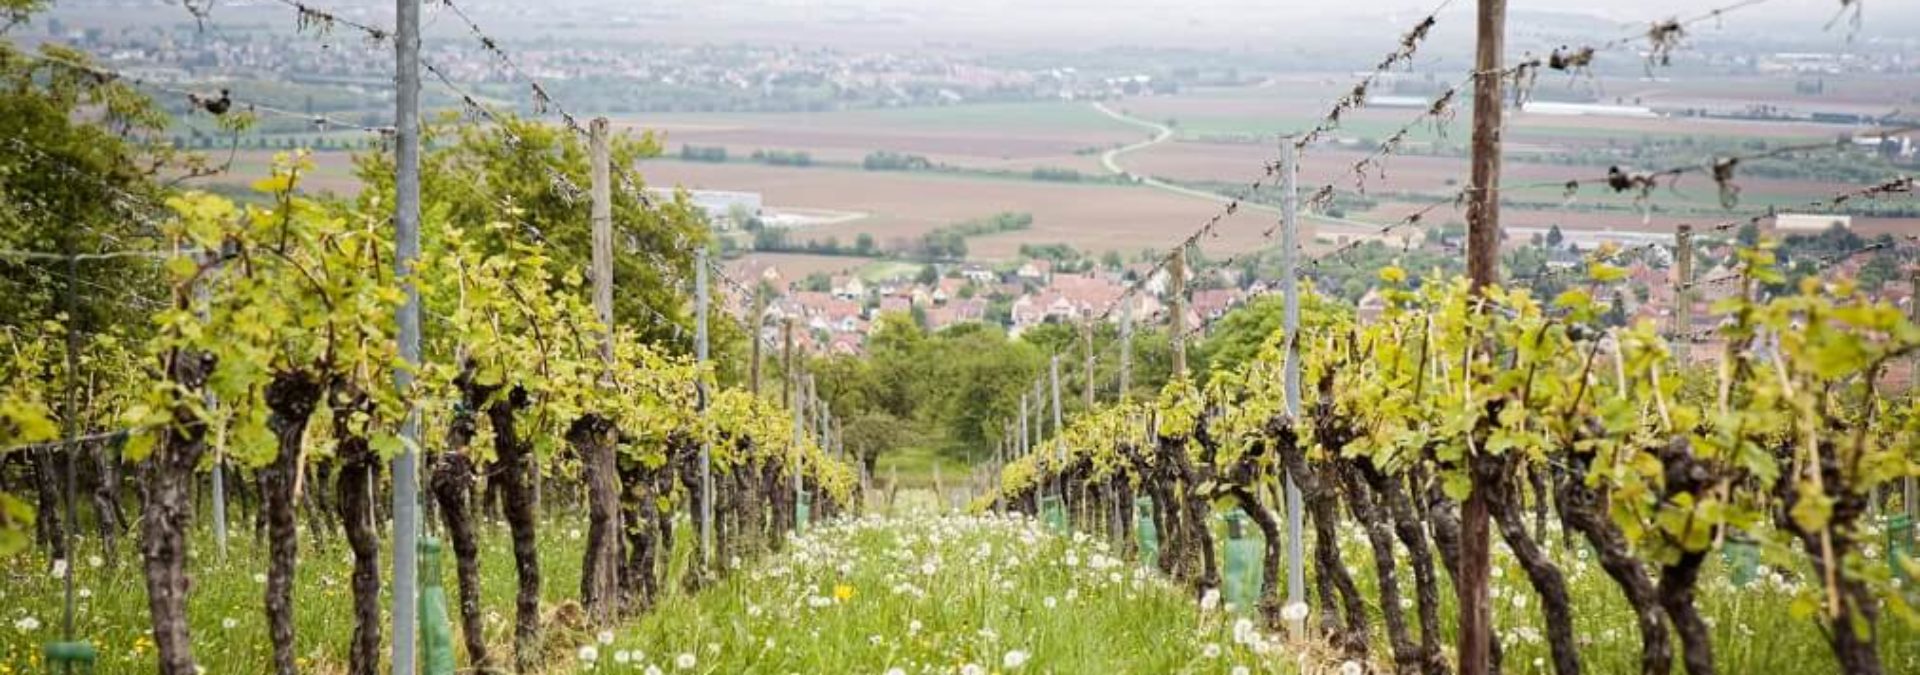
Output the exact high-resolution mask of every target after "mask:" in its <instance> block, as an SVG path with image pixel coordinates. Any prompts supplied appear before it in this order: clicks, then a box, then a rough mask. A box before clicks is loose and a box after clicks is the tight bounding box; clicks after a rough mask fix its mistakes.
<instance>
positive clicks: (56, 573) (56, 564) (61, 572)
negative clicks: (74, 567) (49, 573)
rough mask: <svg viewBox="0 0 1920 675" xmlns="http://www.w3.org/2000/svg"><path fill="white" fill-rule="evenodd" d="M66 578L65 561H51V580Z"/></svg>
mask: <svg viewBox="0 0 1920 675" xmlns="http://www.w3.org/2000/svg"><path fill="white" fill-rule="evenodd" d="M66 576H67V559H66V558H60V559H58V560H55V561H53V578H55V579H61V578H65V577H66Z"/></svg>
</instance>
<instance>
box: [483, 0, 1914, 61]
mask: <svg viewBox="0 0 1920 675" xmlns="http://www.w3.org/2000/svg"><path fill="white" fill-rule="evenodd" d="M492 1H494V2H497V3H511V2H512V1H513V0H492ZM1440 1H1441V0H705V1H704V2H699V3H697V4H689V5H672V4H669V5H658V4H631V3H628V2H626V1H625V0H545V3H551V4H545V3H543V7H573V8H579V7H582V6H583V4H584V5H590V6H594V7H596V8H600V7H604V8H607V9H608V10H610V11H615V12H634V13H640V14H643V15H645V14H651V15H654V16H656V17H659V18H663V19H668V18H671V19H678V20H682V21H687V22H689V24H690V25H695V26H709V25H710V26H711V30H696V31H693V32H692V33H691V34H689V33H687V32H684V31H674V32H673V33H674V34H673V35H672V36H671V37H668V38H666V39H671V40H676V41H687V40H697V39H700V38H701V37H702V34H703V33H704V34H705V35H706V36H707V37H718V38H720V39H722V40H724V39H728V38H733V37H736V36H738V35H748V36H780V37H783V38H785V39H788V40H793V41H797V42H803V43H827V44H831V43H833V42H834V41H835V40H837V39H846V40H848V41H850V42H870V41H874V40H880V41H899V42H909V41H921V42H929V41H955V42H963V43H966V44H969V45H972V46H976V47H989V48H990V47H995V46H1002V47H1032V46H1048V47H1055V48H1062V49H1074V48H1076V47H1077V48H1088V47H1105V46H1114V45H1144V46H1192V47H1215V48H1229V49H1253V48H1258V47H1262V46H1264V47H1267V48H1271V47H1273V46H1275V45H1282V44H1286V43H1297V44H1299V45H1302V46H1306V47H1309V48H1310V47H1311V46H1313V45H1316V44H1332V45H1347V44H1349V43H1351V42H1353V41H1355V40H1356V39H1362V38H1374V42H1375V43H1377V42H1378V40H1377V38H1379V37H1380V36H1381V35H1382V34H1383V33H1391V34H1397V33H1399V32H1400V31H1403V30H1405V29H1406V27H1407V26H1409V25H1411V24H1412V23H1413V22H1414V21H1415V20H1417V18H1418V17H1420V16H1423V15H1424V14H1425V13H1427V12H1429V11H1431V10H1432V9H1433V8H1434V7H1435V6H1437V5H1438V4H1439V2H1440ZM1736 2H1737V0H1511V2H1510V3H1509V11H1510V12H1511V14H1512V17H1513V18H1512V22H1511V28H1512V29H1513V31H1514V32H1513V33H1510V34H1514V35H1519V34H1522V33H1524V31H1526V30H1527V29H1529V28H1531V27H1537V26H1540V25H1541V24H1540V23H1539V22H1541V21H1543V20H1552V27H1553V29H1554V31H1555V34H1556V36H1557V35H1563V34H1565V33H1566V32H1568V31H1573V30H1578V31H1583V32H1584V31H1589V30H1590V31H1592V32H1593V34H1595V35H1600V36H1619V35H1621V34H1623V33H1631V32H1633V31H1636V30H1639V29H1641V28H1642V27H1644V26H1645V25H1647V23H1648V22H1650V21H1653V20H1658V19H1666V18H1672V17H1676V16H1678V17H1681V18H1692V17H1697V16H1701V15H1703V14H1705V13H1707V12H1709V11H1711V10H1712V9H1714V8H1715V7H1726V6H1729V5H1732V4H1735V3H1736ZM1855 2H1856V3H1857V4H1859V5H1860V6H1862V7H1864V9H1865V13H1864V17H1865V22H1864V24H1863V26H1862V27H1861V29H1860V30H1858V31H1857V32H1855V31H1850V30H1849V29H1848V25H1849V24H1848V22H1846V21H1844V20H1843V21H1841V22H1840V24H1839V25H1837V26H1835V27H1834V28H1833V29H1832V30H1827V29H1826V25H1827V24H1828V22H1829V21H1830V20H1832V19H1833V18H1834V17H1835V16H1836V15H1837V14H1838V12H1839V11H1840V8H1841V0H1758V2H1756V3H1755V4H1754V5H1753V6H1749V7H1742V8H1739V9H1738V10H1737V11H1734V12H1732V13H1729V14H1728V15H1727V16H1726V17H1725V19H1724V23H1722V24H1719V25H1716V24H1715V22H1711V21H1709V22H1703V23H1701V24H1697V25H1696V26H1695V32H1696V33H1699V34H1702V35H1703V36H1704V35H1710V34H1715V33H1722V32H1725V33H1728V34H1732V35H1736V36H1738V37H1742V38H1763V39H1769V38H1784V39H1789V40H1791V41H1796V42H1799V43H1805V44H1803V45H1802V46H1803V47H1820V46H1821V45H1823V44H1831V45H1832V48H1833V49H1834V50H1844V49H1846V48H1847V45H1848V44H1849V41H1850V40H1851V41H1856V42H1861V41H1875V40H1884V39H1898V40H1913V39H1915V38H1916V37H1920V0H1855ZM1475 4H1476V3H1475V0H1453V2H1452V3H1451V4H1449V5H1448V6H1447V7H1446V9H1445V10H1444V11H1443V13H1442V18H1441V22H1440V23H1441V27H1440V29H1439V30H1436V31H1435V34H1434V39H1435V41H1436V42H1439V43H1441V44H1455V45H1462V46H1464V45H1465V44H1467V43H1468V42H1469V41H1470V40H1471V38H1472V34H1473V15H1474V11H1475V9H1474V8H1475ZM496 6H498V7H500V8H501V9H502V10H503V11H512V10H509V9H507V8H506V7H507V6H510V5H507V4H503V5H496ZM1849 11H1851V10H1849ZM1556 15H1558V16H1556ZM529 18H533V19H535V20H538V18H537V17H533V16H530V17H529ZM702 20H711V21H712V23H711V24H705V23H701V21H702ZM743 28H744V29H746V31H745V32H744V33H743V32H742V29H743ZM754 29H758V30H757V31H756V30H754ZM775 39H778V38H775ZM1386 39H1387V40H1388V41H1389V44H1390V42H1391V40H1392V36H1391V35H1388V36H1387V38H1386ZM1556 39H1558V38H1557V37H1556ZM1603 39H1604V38H1603Z"/></svg>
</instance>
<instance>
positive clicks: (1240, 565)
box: [1224, 509, 1264, 614]
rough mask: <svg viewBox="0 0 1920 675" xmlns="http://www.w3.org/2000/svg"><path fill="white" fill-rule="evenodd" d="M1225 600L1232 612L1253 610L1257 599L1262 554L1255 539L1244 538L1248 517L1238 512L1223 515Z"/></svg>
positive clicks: (1258, 539)
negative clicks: (1231, 607) (1225, 525)
mask: <svg viewBox="0 0 1920 675" xmlns="http://www.w3.org/2000/svg"><path fill="white" fill-rule="evenodd" d="M1225 519H1226V521H1227V545H1226V547H1227V551H1226V553H1227V554H1226V579H1224V581H1225V582H1226V600H1227V604H1229V605H1232V606H1233V608H1234V611H1236V612H1240V613H1243V614H1244V613H1247V612H1250V611H1252V610H1253V607H1254V604H1255V603H1257V602H1258V601H1259V597H1260V558H1261V556H1262V554H1263V553H1264V551H1263V550H1262V547H1263V545H1264V544H1263V542H1262V541H1261V539H1260V538H1258V537H1250V536H1247V515H1246V514H1245V513H1243V512H1241V511H1240V510H1239V509H1234V510H1231V511H1228V512H1227V513H1226V516H1225Z"/></svg>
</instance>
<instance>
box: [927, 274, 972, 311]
mask: <svg viewBox="0 0 1920 675" xmlns="http://www.w3.org/2000/svg"><path fill="white" fill-rule="evenodd" d="M971 283H972V282H970V281H968V280H966V279H955V278H946V279H941V280H940V282H939V283H938V284H935V286H934V289H933V304H936V305H944V304H946V303H947V302H948V301H951V300H955V299H958V298H959V297H960V290H961V289H963V288H966V287H967V286H968V285H969V284H971Z"/></svg>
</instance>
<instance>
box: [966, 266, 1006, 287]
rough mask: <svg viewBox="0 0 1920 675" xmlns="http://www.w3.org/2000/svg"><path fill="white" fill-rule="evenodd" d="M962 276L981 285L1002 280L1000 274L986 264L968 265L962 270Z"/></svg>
mask: <svg viewBox="0 0 1920 675" xmlns="http://www.w3.org/2000/svg"><path fill="white" fill-rule="evenodd" d="M960 276H961V278H964V279H966V280H967V281H971V282H973V283H976V284H981V285H986V284H991V283H993V282H995V281H999V280H1000V275H999V274H995V273H994V271H993V270H991V269H988V268H987V267H986V266H985V265H968V266H966V268H965V269H962V270H960Z"/></svg>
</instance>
